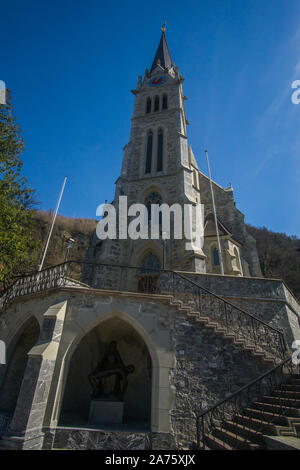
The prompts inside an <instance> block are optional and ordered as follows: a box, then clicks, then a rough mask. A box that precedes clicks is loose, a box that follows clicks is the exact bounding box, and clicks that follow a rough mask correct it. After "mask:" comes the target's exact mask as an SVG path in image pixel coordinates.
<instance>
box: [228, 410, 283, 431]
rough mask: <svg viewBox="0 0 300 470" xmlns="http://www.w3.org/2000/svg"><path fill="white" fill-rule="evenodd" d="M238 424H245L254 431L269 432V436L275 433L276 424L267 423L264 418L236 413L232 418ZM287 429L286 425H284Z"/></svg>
mask: <svg viewBox="0 0 300 470" xmlns="http://www.w3.org/2000/svg"><path fill="white" fill-rule="evenodd" d="M233 421H235V422H236V423H238V424H241V425H245V426H247V427H248V428H250V429H253V430H254V431H258V432H260V433H262V434H270V435H271V436H272V435H273V436H275V435H277V429H276V425H275V424H273V423H269V422H268V421H266V420H262V419H258V418H255V417H253V416H248V415H244V414H236V415H235V416H234V418H233ZM286 429H287V430H288V426H286Z"/></svg>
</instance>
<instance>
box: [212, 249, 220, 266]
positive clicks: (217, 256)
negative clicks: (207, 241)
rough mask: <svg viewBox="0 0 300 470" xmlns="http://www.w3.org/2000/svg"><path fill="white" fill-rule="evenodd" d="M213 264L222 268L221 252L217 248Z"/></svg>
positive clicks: (214, 250)
mask: <svg viewBox="0 0 300 470" xmlns="http://www.w3.org/2000/svg"><path fill="white" fill-rule="evenodd" d="M213 264H214V266H220V258H219V251H218V250H217V248H214V249H213Z"/></svg>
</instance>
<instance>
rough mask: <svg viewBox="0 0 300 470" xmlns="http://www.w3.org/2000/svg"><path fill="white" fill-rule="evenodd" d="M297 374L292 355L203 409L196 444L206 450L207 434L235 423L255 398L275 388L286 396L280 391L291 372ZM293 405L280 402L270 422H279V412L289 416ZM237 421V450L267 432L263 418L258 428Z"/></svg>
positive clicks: (198, 418) (198, 420) (279, 393)
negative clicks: (239, 430) (238, 429)
mask: <svg viewBox="0 0 300 470" xmlns="http://www.w3.org/2000/svg"><path fill="white" fill-rule="evenodd" d="M298 373H299V371H298V367H297V366H296V365H294V364H293V363H292V360H291V358H290V357H289V358H287V359H285V360H284V361H282V362H281V363H280V364H278V365H277V366H275V367H274V368H272V369H271V370H270V371H269V372H266V373H265V374H262V375H261V376H259V377H258V378H257V379H255V380H253V381H252V382H250V383H249V384H248V385H245V386H244V387H242V388H241V389H240V390H238V391H237V392H235V393H233V394H231V395H230V396H229V397H227V398H225V399H223V400H220V401H219V402H218V403H216V404H215V405H214V406H212V407H210V408H209V409H207V410H204V411H203V412H202V413H200V414H199V415H198V416H197V418H196V429H197V445H196V447H197V448H198V449H201V450H205V448H206V446H208V447H209V444H208V442H209V441H208V436H214V432H215V430H216V428H222V429H226V425H227V423H228V421H230V422H235V419H236V417H237V415H239V416H240V415H243V414H244V410H245V409H246V408H247V407H248V406H249V405H250V406H251V404H253V402H254V401H255V400H258V399H261V398H262V397H263V396H264V395H267V394H271V393H273V392H274V390H276V391H277V394H276V397H279V398H281V397H282V398H283V396H284V394H285V392H284V391H282V390H281V386H282V385H284V384H286V381H287V380H288V378H289V377H290V376H291V375H292V374H298ZM299 377H300V376H299ZM294 402H295V403H294V405H295V404H298V403H299V399H298V400H296V399H295V400H294ZM291 406H293V403H292V404H291V403H290V404H289V406H287V405H285V404H281V405H280V404H279V405H278V406H277V407H276V413H270V416H269V418H268V423H269V424H271V425H272V424H274V425H276V424H278V415H279V416H280V417H282V418H283V417H285V416H287V415H288V412H289V411H290V407H291ZM247 416H249V415H247ZM236 422H237V423H238V424H239V425H240V428H241V429H242V435H241V433H240V432H239V433H238V432H234V430H233V428H232V427H230V432H231V433H232V434H233V435H235V436H236V437H239V444H236V445H235V446H234V448H235V450H239V449H243V448H245V443H246V441H251V439H252V440H253V436H255V435H260V434H266V431H265V423H264V422H262V421H259V420H256V422H255V428H253V427H252V428H251V429H249V427H248V426H247V425H243V424H241V421H236ZM299 425H300V420H299ZM236 442H237V441H236Z"/></svg>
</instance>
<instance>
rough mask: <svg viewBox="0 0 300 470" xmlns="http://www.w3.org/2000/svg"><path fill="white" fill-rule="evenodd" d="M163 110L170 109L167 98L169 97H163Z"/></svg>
mask: <svg viewBox="0 0 300 470" xmlns="http://www.w3.org/2000/svg"><path fill="white" fill-rule="evenodd" d="M162 109H168V97H167V95H163V101H162Z"/></svg>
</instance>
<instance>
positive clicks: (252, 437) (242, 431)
mask: <svg viewBox="0 0 300 470" xmlns="http://www.w3.org/2000/svg"><path fill="white" fill-rule="evenodd" d="M224 427H225V428H226V429H229V430H230V431H231V432H233V433H236V434H238V435H240V436H243V437H245V438H247V439H248V440H249V441H251V442H253V443H254V444H259V445H260V446H264V443H265V441H264V436H263V434H262V433H261V432H259V431H255V430H254V429H251V428H248V427H247V426H246V425H244V424H240V423H236V422H234V421H225V423H224Z"/></svg>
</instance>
